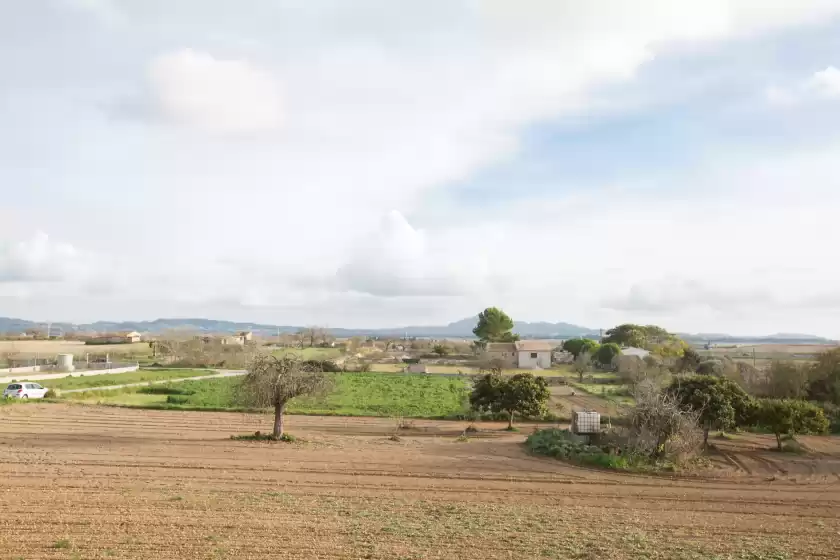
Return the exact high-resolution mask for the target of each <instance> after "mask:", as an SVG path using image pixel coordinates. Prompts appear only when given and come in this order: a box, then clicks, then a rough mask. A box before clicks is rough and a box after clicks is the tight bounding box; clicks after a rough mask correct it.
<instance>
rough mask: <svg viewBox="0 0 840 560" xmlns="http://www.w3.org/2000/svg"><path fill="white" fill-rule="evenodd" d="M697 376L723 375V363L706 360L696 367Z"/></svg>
mask: <svg viewBox="0 0 840 560" xmlns="http://www.w3.org/2000/svg"><path fill="white" fill-rule="evenodd" d="M697 373H698V374H699V375H723V362H721V361H720V360H706V361H705V362H700V365H698V366H697Z"/></svg>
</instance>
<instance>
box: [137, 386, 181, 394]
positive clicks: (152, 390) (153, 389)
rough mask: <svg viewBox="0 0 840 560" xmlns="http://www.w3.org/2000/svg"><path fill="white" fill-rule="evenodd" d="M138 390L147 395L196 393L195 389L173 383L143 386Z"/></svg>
mask: <svg viewBox="0 0 840 560" xmlns="http://www.w3.org/2000/svg"><path fill="white" fill-rule="evenodd" d="M137 392H138V393H143V394H146V395H192V394H194V393H195V391H190V390H187V389H184V388H183V387H175V386H172V385H150V386H148V387H141V388H140V389H138V390H137Z"/></svg>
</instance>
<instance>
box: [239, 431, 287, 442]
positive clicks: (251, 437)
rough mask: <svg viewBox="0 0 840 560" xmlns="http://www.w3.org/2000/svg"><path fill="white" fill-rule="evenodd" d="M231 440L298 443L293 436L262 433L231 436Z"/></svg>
mask: <svg viewBox="0 0 840 560" xmlns="http://www.w3.org/2000/svg"><path fill="white" fill-rule="evenodd" d="M230 439H232V440H235V441H284V442H286V443H294V442H296V441H297V438H296V437H295V436H293V435H292V434H283V435H281V436H280V437H274V435H273V434H264V433H262V432H254V433H253V434H244V435H238V436H230Z"/></svg>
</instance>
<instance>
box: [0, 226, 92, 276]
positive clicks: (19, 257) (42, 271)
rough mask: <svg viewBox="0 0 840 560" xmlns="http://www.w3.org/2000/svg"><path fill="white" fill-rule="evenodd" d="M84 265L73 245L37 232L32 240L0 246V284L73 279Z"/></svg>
mask: <svg viewBox="0 0 840 560" xmlns="http://www.w3.org/2000/svg"><path fill="white" fill-rule="evenodd" d="M86 261H87V257H86V255H84V254H81V253H79V251H77V250H76V248H75V247H73V246H72V245H70V244H67V243H56V242H54V241H51V240H50V238H49V236H48V235H47V234H46V233H43V232H38V233H36V234H35V235H34V236H33V237H32V238H31V239H26V240H22V241H8V242H6V243H5V244H0V284H6V283H16V282H63V281H67V280H71V279H76V278H78V277H80V276H81V275H84V274H85V269H86V266H87V265H88V264H89V263H88V262H86Z"/></svg>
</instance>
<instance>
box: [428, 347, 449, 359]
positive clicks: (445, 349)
mask: <svg viewBox="0 0 840 560" xmlns="http://www.w3.org/2000/svg"><path fill="white" fill-rule="evenodd" d="M432 352H434V353H435V354H437V355H438V356H441V357H443V356H446V355H447V354H449V348H448V347H447V346H446V345H445V344H435V345H434V347H433V348H432Z"/></svg>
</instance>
